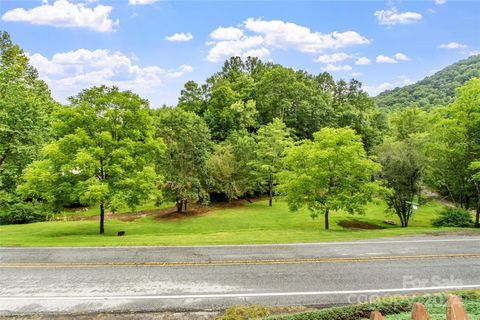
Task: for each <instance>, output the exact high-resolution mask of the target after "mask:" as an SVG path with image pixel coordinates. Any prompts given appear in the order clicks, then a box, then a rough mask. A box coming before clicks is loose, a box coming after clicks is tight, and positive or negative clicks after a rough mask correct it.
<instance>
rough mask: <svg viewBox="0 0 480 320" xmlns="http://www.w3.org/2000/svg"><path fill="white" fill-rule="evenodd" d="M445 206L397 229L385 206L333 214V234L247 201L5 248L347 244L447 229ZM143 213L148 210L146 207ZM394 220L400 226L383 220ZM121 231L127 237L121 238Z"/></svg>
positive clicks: (41, 228)
mask: <svg viewBox="0 0 480 320" xmlns="http://www.w3.org/2000/svg"><path fill="white" fill-rule="evenodd" d="M441 208H442V205H441V204H439V203H438V202H435V201H433V202H429V203H427V204H425V205H424V206H422V207H420V208H419V209H418V210H417V212H416V214H415V223H414V224H413V225H411V226H409V227H408V228H400V227H399V226H398V218H396V216H393V215H390V216H386V214H385V204H383V203H382V202H380V201H379V202H375V203H371V204H370V205H369V206H368V208H367V210H366V214H365V215H355V216H353V215H349V214H347V213H339V212H334V213H333V214H331V219H330V228H331V229H330V230H328V231H325V230H324V229H323V228H324V225H323V216H320V217H319V218H318V219H315V220H312V219H311V218H310V215H309V213H308V211H306V210H301V211H299V212H290V211H289V210H288V207H287V205H286V203H285V202H282V201H276V202H274V205H273V207H269V206H268V202H267V201H257V202H254V203H246V204H245V206H240V207H235V208H224V209H215V210H212V211H209V212H207V213H204V214H200V215H198V216H188V217H185V218H182V219H177V220H156V219H154V218H152V217H144V218H139V219H136V220H134V221H131V222H124V221H119V220H115V219H111V218H108V219H107V221H106V225H105V227H106V234H105V235H99V234H98V231H99V225H98V221H51V222H39V223H32V224H27V225H8V226H0V245H2V246H15V245H17V246H126V245H196V244H242V243H292V242H319V241H345V240H355V239H369V238H379V237H387V236H397V235H408V234H418V233H425V232H435V231H444V230H454V229H451V228H450V229H446V228H442V229H439V228H433V227H431V220H432V219H434V218H435V217H436V216H437V215H438V212H439V211H440V209H441ZM143 210H145V209H143ZM345 219H358V220H361V221H365V222H369V223H373V224H377V225H381V226H383V227H385V229H380V230H355V231H354V230H345V229H343V228H342V227H340V226H338V225H337V223H338V222H340V221H342V220H345ZM385 219H389V220H395V221H397V225H396V226H390V225H388V224H385V223H384V222H383V220H385ZM118 231H125V232H126V235H125V236H123V237H118V236H117V232H118Z"/></svg>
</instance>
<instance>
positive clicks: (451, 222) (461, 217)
mask: <svg viewBox="0 0 480 320" xmlns="http://www.w3.org/2000/svg"><path fill="white" fill-rule="evenodd" d="M432 225H433V226H434V227H462V228H468V227H473V221H472V216H471V215H470V213H469V212H468V211H467V210H465V209H461V208H445V209H444V210H442V211H441V212H440V216H439V217H438V218H437V219H435V220H434V221H433V223H432Z"/></svg>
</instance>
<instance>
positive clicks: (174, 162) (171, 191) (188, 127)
mask: <svg viewBox="0 0 480 320" xmlns="http://www.w3.org/2000/svg"><path fill="white" fill-rule="evenodd" d="M155 127H156V136H157V137H160V138H162V139H163V141H164V142H165V144H166V146H167V150H166V153H165V155H164V156H163V157H161V158H159V160H158V164H159V166H160V168H161V171H162V172H163V174H164V176H165V187H164V189H165V195H166V196H167V197H169V198H170V199H169V200H173V201H175V202H176V204H177V210H178V212H181V211H182V207H183V208H184V210H185V211H187V203H188V202H197V201H203V202H205V201H207V200H208V193H207V191H206V189H205V184H206V180H207V159H208V156H209V154H210V151H211V149H212V143H211V141H210V130H209V129H208V127H207V125H206V123H205V121H203V119H202V118H200V117H199V116H197V115H196V114H194V113H192V112H186V111H183V110H181V109H178V108H175V109H171V108H163V109H159V110H158V111H157V119H156V122H155Z"/></svg>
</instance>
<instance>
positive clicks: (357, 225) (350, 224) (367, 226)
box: [338, 220, 385, 230]
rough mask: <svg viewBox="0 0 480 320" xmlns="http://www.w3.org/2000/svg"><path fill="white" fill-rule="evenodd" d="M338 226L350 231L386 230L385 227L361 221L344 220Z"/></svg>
mask: <svg viewBox="0 0 480 320" xmlns="http://www.w3.org/2000/svg"><path fill="white" fill-rule="evenodd" d="M338 225H339V226H340V227H342V228H344V229H349V230H376V229H385V227H383V226H379V225H377V224H373V223H369V222H365V221H359V220H342V221H340V222H339V223H338Z"/></svg>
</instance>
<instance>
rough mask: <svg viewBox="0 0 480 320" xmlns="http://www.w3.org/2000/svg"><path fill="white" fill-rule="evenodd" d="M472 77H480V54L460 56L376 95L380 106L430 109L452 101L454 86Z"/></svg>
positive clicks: (458, 85) (456, 86)
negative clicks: (438, 68) (413, 81)
mask: <svg viewBox="0 0 480 320" xmlns="http://www.w3.org/2000/svg"><path fill="white" fill-rule="evenodd" d="M473 77H477V78H478V77H480V55H475V56H471V57H469V58H468V59H464V60H460V61H458V62H456V63H454V64H452V65H450V66H448V67H446V68H444V69H442V70H440V71H438V72H437V73H435V74H434V75H432V76H430V77H426V78H425V79H423V80H421V81H418V82H416V83H414V84H411V85H408V86H405V87H401V88H395V89H393V90H387V91H384V92H382V93H380V94H379V95H378V96H376V97H375V98H374V99H375V101H376V103H377V105H378V106H379V107H380V108H389V109H396V108H405V107H412V106H415V107H420V108H422V109H429V108H431V107H433V106H440V105H447V104H449V103H451V102H452V101H453V99H454V97H455V89H456V88H458V87H460V86H461V85H463V84H464V83H465V82H466V81H468V80H469V79H471V78H473Z"/></svg>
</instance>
